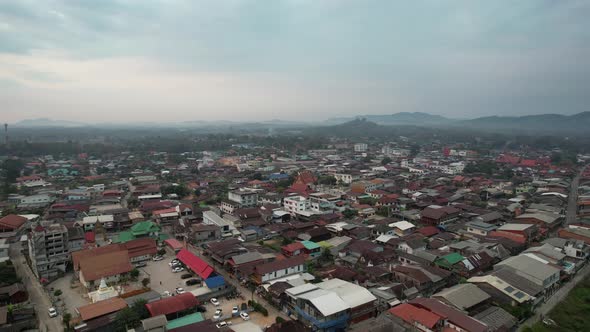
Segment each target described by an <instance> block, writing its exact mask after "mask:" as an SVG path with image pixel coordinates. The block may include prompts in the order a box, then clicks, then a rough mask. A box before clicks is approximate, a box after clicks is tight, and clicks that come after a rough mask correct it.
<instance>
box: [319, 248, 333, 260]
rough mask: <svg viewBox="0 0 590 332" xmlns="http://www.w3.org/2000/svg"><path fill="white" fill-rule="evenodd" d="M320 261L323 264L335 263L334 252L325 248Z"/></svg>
mask: <svg viewBox="0 0 590 332" xmlns="http://www.w3.org/2000/svg"><path fill="white" fill-rule="evenodd" d="M320 260H321V261H322V262H326V263H327V262H333V261H334V255H332V252H331V251H330V249H328V248H324V251H322V254H321V255H320Z"/></svg>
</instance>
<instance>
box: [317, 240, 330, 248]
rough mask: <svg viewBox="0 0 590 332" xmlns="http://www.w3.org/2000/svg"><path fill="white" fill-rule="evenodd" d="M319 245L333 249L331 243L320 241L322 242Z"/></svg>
mask: <svg viewBox="0 0 590 332" xmlns="http://www.w3.org/2000/svg"><path fill="white" fill-rule="evenodd" d="M318 244H319V245H320V247H322V248H331V247H332V245H331V244H330V243H328V242H326V241H320V242H318Z"/></svg>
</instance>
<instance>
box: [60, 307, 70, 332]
mask: <svg viewBox="0 0 590 332" xmlns="http://www.w3.org/2000/svg"><path fill="white" fill-rule="evenodd" d="M71 320H72V314H70V313H69V312H67V311H66V312H64V313H63V315H62V321H63V323H64V325H65V326H66V329H65V330H66V331H70V321H71Z"/></svg>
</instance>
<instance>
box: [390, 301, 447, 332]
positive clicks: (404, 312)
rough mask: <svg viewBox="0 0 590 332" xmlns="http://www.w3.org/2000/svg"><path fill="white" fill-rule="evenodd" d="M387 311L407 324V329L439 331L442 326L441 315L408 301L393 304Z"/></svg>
mask: <svg viewBox="0 0 590 332" xmlns="http://www.w3.org/2000/svg"><path fill="white" fill-rule="evenodd" d="M388 313H389V314H390V315H391V316H393V317H395V318H397V319H399V320H400V321H401V322H402V323H403V324H404V325H405V326H408V330H409V331H411V330H413V329H417V330H418V331H424V332H432V331H441V329H442V327H443V326H444V316H443V317H441V316H439V315H437V314H435V313H432V312H430V311H428V310H426V309H422V308H420V307H417V306H414V305H412V304H409V303H402V304H400V305H398V306H395V307H393V308H391V309H389V311H388Z"/></svg>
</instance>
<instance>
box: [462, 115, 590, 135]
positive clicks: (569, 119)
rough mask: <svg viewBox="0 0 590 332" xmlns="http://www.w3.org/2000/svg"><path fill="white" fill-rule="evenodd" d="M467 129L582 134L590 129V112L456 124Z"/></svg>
mask: <svg viewBox="0 0 590 332" xmlns="http://www.w3.org/2000/svg"><path fill="white" fill-rule="evenodd" d="M454 125H459V126H461V127H466V128H474V129H485V130H493V131H505V130H523V131H527V132H533V131H544V132H564V133H567V132H576V133H579V132H582V131H588V129H590V112H582V113H578V114H574V115H561V114H539V115H527V116H488V117H482V118H476V119H471V120H463V121H458V122H456V123H454Z"/></svg>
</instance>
